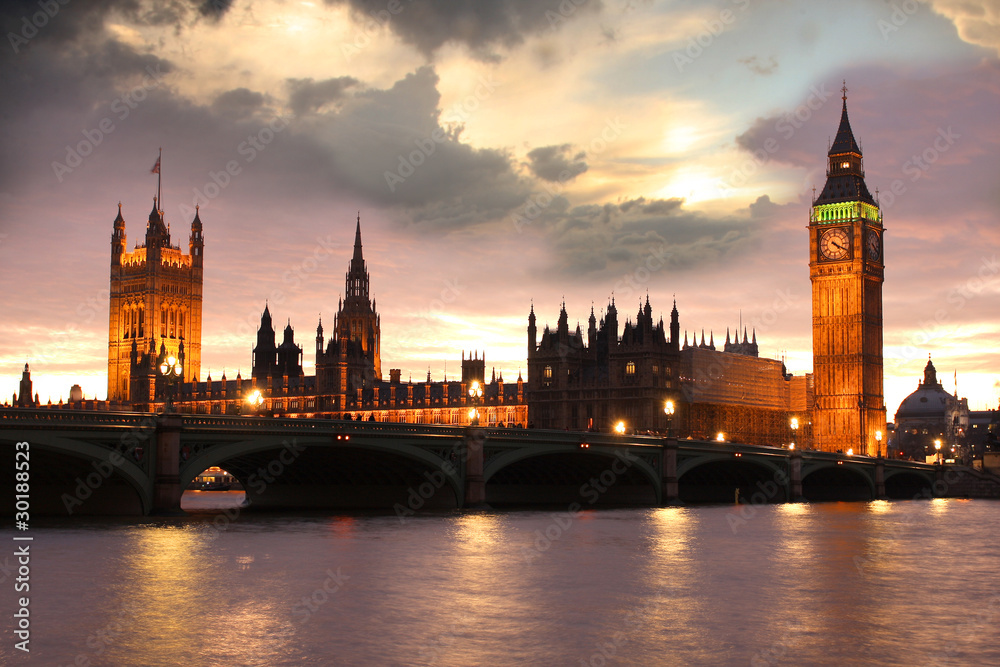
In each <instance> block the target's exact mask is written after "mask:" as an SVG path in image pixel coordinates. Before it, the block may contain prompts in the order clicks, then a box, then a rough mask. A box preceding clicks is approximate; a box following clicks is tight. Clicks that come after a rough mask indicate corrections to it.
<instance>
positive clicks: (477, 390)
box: [469, 380, 483, 426]
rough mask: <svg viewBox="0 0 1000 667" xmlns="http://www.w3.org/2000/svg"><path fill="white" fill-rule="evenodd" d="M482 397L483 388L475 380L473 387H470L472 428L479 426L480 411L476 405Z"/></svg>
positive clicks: (470, 419) (470, 420) (470, 421)
mask: <svg viewBox="0 0 1000 667" xmlns="http://www.w3.org/2000/svg"><path fill="white" fill-rule="evenodd" d="M482 397H483V386H482V385H481V384H479V380H473V381H472V386H470V387H469V399H470V400H471V401H472V408H471V409H470V410H469V423H470V424H471V425H472V426H479V410H477V409H476V403H478V402H479V399H481V398H482Z"/></svg>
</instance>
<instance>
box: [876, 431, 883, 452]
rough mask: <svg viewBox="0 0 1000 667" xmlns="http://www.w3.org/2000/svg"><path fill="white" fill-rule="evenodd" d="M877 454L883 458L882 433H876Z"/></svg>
mask: <svg viewBox="0 0 1000 667" xmlns="http://www.w3.org/2000/svg"><path fill="white" fill-rule="evenodd" d="M875 453H876V455H877V456H879V457H881V456H882V431H875Z"/></svg>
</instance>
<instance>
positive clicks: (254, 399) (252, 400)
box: [247, 389, 264, 408]
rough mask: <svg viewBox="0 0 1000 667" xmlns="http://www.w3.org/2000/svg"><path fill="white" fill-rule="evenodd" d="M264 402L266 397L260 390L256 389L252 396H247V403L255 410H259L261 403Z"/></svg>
mask: <svg viewBox="0 0 1000 667" xmlns="http://www.w3.org/2000/svg"><path fill="white" fill-rule="evenodd" d="M263 402H264V395H263V394H261V393H260V389H254V390H253V391H252V392H251V393H250V395H248V396H247V403H249V404H250V405H251V406H253V407H254V408H259V407H260V405H261V403H263Z"/></svg>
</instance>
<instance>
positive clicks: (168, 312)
mask: <svg viewBox="0 0 1000 667" xmlns="http://www.w3.org/2000/svg"><path fill="white" fill-rule="evenodd" d="M204 250H205V239H204V237H203V235H202V224H201V218H200V216H199V213H198V211H197V210H196V211H195V216H194V219H193V220H192V221H191V235H190V237H189V238H188V252H187V253H185V252H183V251H182V250H181V249H180V247H179V246H175V245H171V243H170V228H169V227H168V226H167V225H166V224H165V223H164V221H163V211H161V210H159V208H158V206H157V199H156V198H154V199H153V210H152V211H150V213H149V219H148V220H147V222H146V238H145V243H144V244H143V245H137V246H136V247H135V248H134V249H133V250H127V249H126V234H125V218H124V217H123V216H122V207H121V204H119V205H118V217H116V218H115V220H114V231H113V232H112V235H111V303H110V309H109V323H108V401H109V402H119V403H148V402H150V401H152V400H153V399H154V397H155V395H156V394H157V393H158V391H159V389H158V386H157V385H158V383H159V379H158V374H157V370H156V367H157V366H158V365H159V363H160V361H161V360H162V359H163V358H164V357H166V356H167V355H174V356H175V357H177V358H178V359H179V360H180V361H181V364H182V367H183V378H184V380H185V381H188V382H194V381H197V380H198V374H199V373H200V371H201V303H202V284H203V262H204Z"/></svg>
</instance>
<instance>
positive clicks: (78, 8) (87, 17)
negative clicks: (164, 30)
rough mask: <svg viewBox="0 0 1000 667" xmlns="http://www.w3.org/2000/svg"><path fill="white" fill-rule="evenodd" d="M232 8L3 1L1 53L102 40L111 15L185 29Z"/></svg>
mask: <svg viewBox="0 0 1000 667" xmlns="http://www.w3.org/2000/svg"><path fill="white" fill-rule="evenodd" d="M231 6H232V0H156V1H152V2H151V1H145V2H144V1H142V0H50V1H49V2H40V1H39V0H5V1H4V2H3V3H0V29H2V34H3V35H4V37H5V39H4V48H3V49H2V50H3V51H4V52H5V55H10V54H11V53H13V54H14V55H18V54H20V53H23V52H24V51H25V50H30V49H31V48H32V47H33V45H34V44H35V43H46V42H51V43H55V44H64V43H66V42H73V41H76V40H78V39H80V38H81V37H83V38H92V37H94V36H99V35H101V34H102V33H103V32H104V21H105V18H106V17H107V16H108V15H109V14H114V15H117V16H121V17H122V18H123V19H125V20H126V21H128V22H130V23H134V24H139V25H148V26H176V27H177V28H183V27H185V26H187V25H190V24H191V23H193V22H195V21H197V20H198V19H199V18H201V17H207V18H209V19H218V18H220V17H221V16H222V15H224V14H225V13H226V12H227V11H228V10H229V8H230V7H231ZM12 36H13V37H12Z"/></svg>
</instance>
